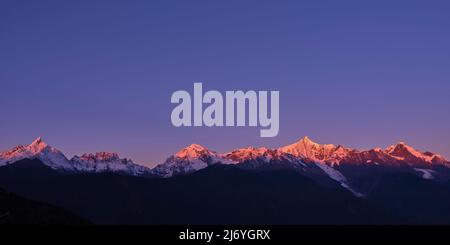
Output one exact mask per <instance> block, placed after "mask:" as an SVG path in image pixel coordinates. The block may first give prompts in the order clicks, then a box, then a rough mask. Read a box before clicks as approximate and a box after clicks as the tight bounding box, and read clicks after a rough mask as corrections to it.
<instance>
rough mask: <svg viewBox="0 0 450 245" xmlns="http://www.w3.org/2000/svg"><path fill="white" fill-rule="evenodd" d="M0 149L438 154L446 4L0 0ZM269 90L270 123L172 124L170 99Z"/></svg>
mask: <svg viewBox="0 0 450 245" xmlns="http://www.w3.org/2000/svg"><path fill="white" fill-rule="evenodd" d="M0 57H1V59H0V85H1V87H0V88H1V95H0V105H1V115H2V116H1V119H0V149H1V150H4V149H8V148H11V147H13V146H15V145H17V144H28V143H30V142H31V141H32V140H33V139H34V138H35V137H37V136H43V138H44V140H45V141H47V142H48V143H49V144H51V145H53V146H56V147H58V148H60V149H62V150H63V151H64V152H65V153H66V155H67V156H68V157H71V156H72V155H73V154H81V153H84V152H95V151H115V152H118V153H119V154H120V155H121V156H124V157H130V158H132V159H133V160H135V161H136V162H138V163H146V164H148V163H159V162H161V161H163V160H164V159H165V158H166V157H167V156H168V155H170V154H172V153H174V152H176V151H177V150H178V149H179V148H181V147H184V146H185V145H188V144H190V143H194V142H195V143H200V144H203V145H205V146H207V147H209V148H211V149H214V150H217V151H221V152H222V151H228V150H231V149H233V148H238V147H243V146H248V145H253V146H268V147H279V146H282V145H286V144H288V143H292V142H294V141H296V140H298V138H300V137H303V136H305V135H308V136H310V137H311V138H312V139H314V140H316V141H318V142H319V143H334V144H343V145H346V146H350V147H355V148H359V149H367V148H371V147H375V146H381V147H385V146H387V145H389V144H393V143H396V142H398V141H406V142H408V143H409V144H410V145H412V146H414V147H416V148H418V149H422V150H425V149H428V150H433V151H436V152H438V153H441V154H443V155H444V156H446V157H450V123H449V122H450V3H449V2H448V1H425V0H423V1H392V0H390V1H195V0H193V1H182V0H179V1H167V0H164V1H20V0H19V1H17V0H1V1H0ZM198 81H201V82H203V83H204V87H205V89H207V90H209V89H218V90H222V91H225V90H237V89H239V90H279V91H280V103H281V108H280V109H281V112H280V113H281V115H280V133H279V135H278V137H275V138H260V137H259V129H258V128H225V127H224V128H206V127H202V128H193V127H191V128H186V127H185V128H174V127H173V126H172V125H171V122H170V112H171V110H172V108H173V105H172V104H170V95H171V94H172V92H174V91H175V90H179V89H186V90H190V91H192V86H193V83H194V82H198Z"/></svg>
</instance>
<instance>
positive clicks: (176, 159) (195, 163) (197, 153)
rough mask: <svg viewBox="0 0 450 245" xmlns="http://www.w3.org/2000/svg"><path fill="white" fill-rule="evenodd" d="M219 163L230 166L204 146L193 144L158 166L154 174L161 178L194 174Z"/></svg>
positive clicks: (154, 169)
mask: <svg viewBox="0 0 450 245" xmlns="http://www.w3.org/2000/svg"><path fill="white" fill-rule="evenodd" d="M217 163H223V164H228V161H227V160H226V159H224V158H223V157H222V156H220V155H219V154H217V153H216V152H214V151H210V150H209V149H208V148H206V147H204V146H201V145H198V144H191V145H189V146H188V147H186V148H184V149H181V150H180V151H178V152H177V153H175V154H174V155H172V156H170V157H169V158H167V160H166V161H165V162H164V163H162V164H159V165H157V166H156V167H155V168H153V169H152V172H153V173H154V174H156V175H159V176H163V177H171V176H174V175H179V174H186V173H192V172H195V171H197V170H200V169H203V168H206V167H208V166H209V165H212V164H217Z"/></svg>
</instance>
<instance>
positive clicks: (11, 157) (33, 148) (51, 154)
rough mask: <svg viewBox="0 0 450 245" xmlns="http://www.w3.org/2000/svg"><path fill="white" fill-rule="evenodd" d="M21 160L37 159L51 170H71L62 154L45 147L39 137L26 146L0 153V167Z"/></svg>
mask: <svg viewBox="0 0 450 245" xmlns="http://www.w3.org/2000/svg"><path fill="white" fill-rule="evenodd" d="M23 159H39V160H41V161H42V162H43V163H44V164H45V165H47V166H49V167H51V168H53V169H64V170H72V169H73V167H72V165H71V164H70V162H69V160H67V158H66V157H65V156H64V154H63V153H62V152H61V151H59V150H58V149H56V148H53V147H51V146H49V145H47V144H46V143H45V142H44V141H43V140H42V138H41V137H39V138H37V139H35V140H34V141H33V142H32V143H31V144H29V145H27V146H21V145H19V146H16V147H14V148H13V149H11V150H9V151H6V152H3V153H0V166H1V165H6V164H10V163H14V162H17V161H20V160H23Z"/></svg>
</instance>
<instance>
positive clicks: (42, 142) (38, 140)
mask: <svg viewBox="0 0 450 245" xmlns="http://www.w3.org/2000/svg"><path fill="white" fill-rule="evenodd" d="M43 144H45V145H47V144H46V143H45V142H44V140H43V139H42V137H40V136H39V137H37V138H36V139H35V140H34V141H33V142H31V144H30V146H32V145H43Z"/></svg>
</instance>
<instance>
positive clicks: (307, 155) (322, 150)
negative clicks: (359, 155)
mask: <svg viewBox="0 0 450 245" xmlns="http://www.w3.org/2000/svg"><path fill="white" fill-rule="evenodd" d="M337 149H338V150H340V151H342V150H345V149H344V148H343V147H342V146H341V147H336V146H334V145H332V144H325V145H320V144H318V143H315V142H314V141H312V140H311V139H309V138H308V137H304V138H302V139H301V140H299V141H298V142H296V143H294V144H291V145H288V146H285V147H281V148H280V149H279V150H280V151H281V152H283V153H289V154H291V155H293V156H296V157H301V158H304V159H305V160H308V161H313V162H322V161H324V160H326V159H327V158H329V157H330V156H331V155H332V154H333V152H335V151H336V150H337Z"/></svg>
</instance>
